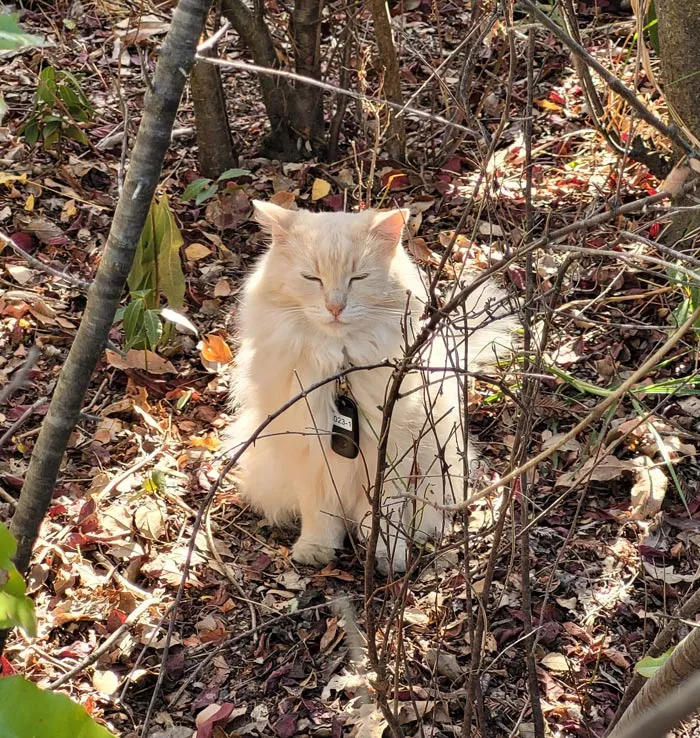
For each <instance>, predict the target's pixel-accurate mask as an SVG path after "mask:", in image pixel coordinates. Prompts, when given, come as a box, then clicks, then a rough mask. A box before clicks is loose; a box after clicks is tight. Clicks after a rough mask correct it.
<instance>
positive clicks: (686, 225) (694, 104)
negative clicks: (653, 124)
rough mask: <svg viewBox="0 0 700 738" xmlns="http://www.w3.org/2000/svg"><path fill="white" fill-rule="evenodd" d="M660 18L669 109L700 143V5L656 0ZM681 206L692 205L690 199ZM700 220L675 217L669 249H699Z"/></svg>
mask: <svg viewBox="0 0 700 738" xmlns="http://www.w3.org/2000/svg"><path fill="white" fill-rule="evenodd" d="M655 5H656V14H657V17H658V28H659V46H660V51H661V68H662V72H663V85H662V88H663V91H664V95H665V97H666V98H667V100H668V102H669V105H670V106H671V107H673V109H674V110H675V114H676V116H677V117H678V118H680V119H681V120H682V121H683V123H684V124H685V126H686V127H687V128H688V129H689V131H690V134H691V135H692V136H693V137H694V139H695V140H694V141H693V142H692V143H694V144H695V145H696V146H698V141H699V140H700V5H699V4H698V2H697V0H656V4H655ZM676 204H678V205H690V204H692V203H691V201H690V200H689V199H688V198H682V199H679V200H678V202H677V203H676ZM698 225H700V218H698V216H697V215H696V214H695V213H693V212H687V211H686V212H681V213H677V214H676V215H674V218H673V221H672V222H671V224H670V225H669V227H668V228H667V229H666V230H665V231H664V234H663V240H664V241H665V242H666V243H667V244H668V245H669V246H676V245H677V246H678V248H680V249H682V250H684V251H690V250H693V249H694V248H696V247H697V241H698V239H697V237H696V236H691V237H690V238H689V237H688V234H691V233H692V231H694V230H695V229H696V228H697V226H698Z"/></svg>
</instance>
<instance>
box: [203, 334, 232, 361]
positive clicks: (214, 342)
mask: <svg viewBox="0 0 700 738" xmlns="http://www.w3.org/2000/svg"><path fill="white" fill-rule="evenodd" d="M200 352H201V355H202V358H203V359H204V360H205V361H213V362H216V363H217V364H228V362H229V361H231V359H232V358H233V356H232V354H231V349H230V348H229V347H228V344H227V343H226V341H224V339H223V338H221V336H219V335H217V334H216V333H207V334H206V335H204V336H202V343H201V349H200Z"/></svg>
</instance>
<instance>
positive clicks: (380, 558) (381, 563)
mask: <svg viewBox="0 0 700 738" xmlns="http://www.w3.org/2000/svg"><path fill="white" fill-rule="evenodd" d="M376 566H377V570H378V571H379V573H380V574H384V576H388V575H389V574H390V573H392V572H393V573H394V574H403V573H404V572H405V571H406V569H407V568H408V546H407V544H406V539H405V538H404V537H403V536H398V537H395V538H392V540H391V546H390V547H387V545H386V543H385V542H384V541H381V540H380V541H379V542H378V543H377V557H376Z"/></svg>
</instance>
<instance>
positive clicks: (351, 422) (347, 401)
mask: <svg viewBox="0 0 700 738" xmlns="http://www.w3.org/2000/svg"><path fill="white" fill-rule="evenodd" d="M332 412H333V425H332V427H331V448H332V449H333V450H334V451H335V452H336V453H337V454H338V455H339V456H344V457H345V458H346V459H354V458H355V457H356V456H357V454H359V453H360V422H359V419H358V417H357V405H356V404H355V401H354V400H353V399H352V397H349V396H348V395H337V396H336V398H335V409H334V410H333V411H332Z"/></svg>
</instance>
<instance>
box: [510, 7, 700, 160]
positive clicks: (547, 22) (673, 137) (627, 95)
mask: <svg viewBox="0 0 700 738" xmlns="http://www.w3.org/2000/svg"><path fill="white" fill-rule="evenodd" d="M518 4H519V5H520V6H522V7H523V8H524V9H525V10H527V11H529V12H530V13H532V15H533V16H534V17H535V18H537V20H538V21H539V22H540V23H542V25H543V26H546V28H547V29H548V30H549V31H551V32H552V33H553V34H554V35H555V36H556V37H557V38H558V39H559V40H560V41H561V42H562V43H563V44H565V45H566V46H568V47H569V49H570V50H571V51H572V52H573V53H574V54H576V55H577V56H578V57H579V58H581V59H583V60H584V61H585V62H586V64H588V66H590V67H592V68H593V69H595V71H596V72H597V73H598V74H599V75H600V76H601V77H602V78H603V79H604V80H605V82H606V84H607V85H608V86H609V87H610V89H611V90H613V92H616V93H617V94H618V95H619V96H620V97H621V98H623V99H624V101H625V102H626V103H627V104H628V105H629V106H630V107H631V108H632V109H633V110H634V111H635V112H636V113H637V115H639V117H640V118H641V119H642V120H643V121H644V122H645V123H648V124H649V125H650V126H652V127H653V128H655V129H656V130H657V131H659V133H662V134H663V135H664V136H666V138H668V139H669V140H670V141H673V143H674V144H676V145H677V146H679V147H680V148H681V149H682V150H683V151H684V152H685V153H686V154H691V155H693V156H698V152H697V151H696V150H695V149H694V148H693V147H692V146H691V145H690V144H689V143H688V142H687V141H686V140H685V139H684V138H683V136H681V135H680V134H679V133H678V131H677V130H676V128H674V127H673V126H668V125H666V123H664V122H663V121H662V120H661V119H660V118H657V117H656V116H655V115H654V114H653V113H652V112H651V111H650V110H649V109H648V108H647V107H646V106H645V105H644V104H643V103H642V102H641V101H640V100H639V99H638V98H637V96H636V95H635V94H634V93H633V92H632V91H631V90H630V89H628V88H627V87H626V86H625V85H624V84H623V83H622V82H620V80H619V79H618V78H617V77H616V76H615V75H614V74H612V73H611V72H610V71H609V70H608V69H606V68H605V67H604V66H603V65H602V64H601V63H600V62H599V61H597V60H596V59H594V58H593V57H592V56H591V55H590V54H589V53H588V52H587V51H586V50H585V49H584V48H583V46H581V44H579V43H577V42H576V41H574V39H573V38H571V36H569V34H568V33H566V31H564V30H563V29H562V28H560V27H559V26H558V25H557V24H556V23H555V22H554V21H553V20H552V19H551V18H550V17H549V16H548V15H547V14H546V13H543V12H542V11H541V10H540V9H539V8H538V7H537V6H536V5H535V3H533V2H531V0H519V3H518Z"/></svg>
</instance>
